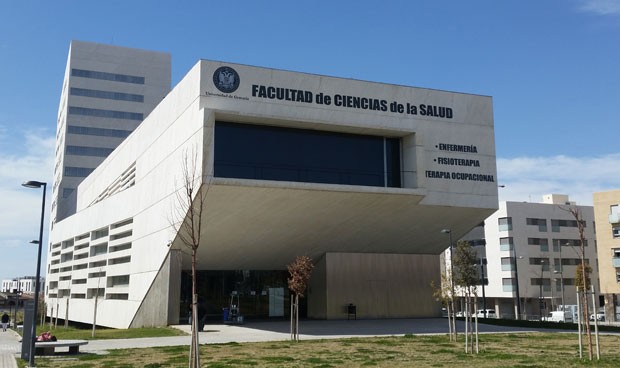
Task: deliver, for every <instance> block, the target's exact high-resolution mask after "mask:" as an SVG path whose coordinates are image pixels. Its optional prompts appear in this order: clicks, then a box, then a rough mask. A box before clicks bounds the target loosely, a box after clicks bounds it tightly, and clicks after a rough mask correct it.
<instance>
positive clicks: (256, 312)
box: [180, 270, 307, 323]
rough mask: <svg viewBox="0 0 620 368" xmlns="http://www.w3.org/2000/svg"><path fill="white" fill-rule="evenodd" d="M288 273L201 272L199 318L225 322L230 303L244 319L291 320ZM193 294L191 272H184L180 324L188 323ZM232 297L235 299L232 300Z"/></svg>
mask: <svg viewBox="0 0 620 368" xmlns="http://www.w3.org/2000/svg"><path fill="white" fill-rule="evenodd" d="M287 278H288V272H287V271H284V270H273V271H253V270H237V271H198V273H197V275H196V289H197V292H198V317H199V318H204V319H205V320H208V321H222V320H223V316H224V313H225V311H224V309H225V308H227V309H228V310H229V311H230V308H231V300H233V301H234V303H232V304H234V305H235V308H237V313H238V314H239V315H241V316H243V318H244V319H246V320H247V319H250V320H251V319H268V318H283V319H286V318H289V317H290V293H289V290H288V282H287ZM191 293H192V275H191V271H189V270H184V271H183V273H182V278H181V300H180V303H181V308H180V310H181V316H180V321H181V322H185V323H187V322H188V319H189V314H190V304H191V300H192V298H191ZM231 297H233V298H231ZM299 307H300V310H299V312H300V317H304V318H305V317H306V316H307V302H306V298H300V306H299Z"/></svg>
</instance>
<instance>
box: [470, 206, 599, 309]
mask: <svg viewBox="0 0 620 368" xmlns="http://www.w3.org/2000/svg"><path fill="white" fill-rule="evenodd" d="M570 208H576V209H578V210H579V211H580V212H581V215H582V218H583V220H584V221H585V223H586V228H585V234H584V235H585V238H586V246H585V247H584V248H585V258H586V263H588V264H590V265H591V266H592V271H593V272H592V274H591V279H592V280H593V283H594V285H595V289H596V290H598V264H597V262H596V259H597V255H596V241H595V226H594V211H593V208H592V207H591V206H578V205H576V204H575V203H574V202H570V201H569V198H568V196H566V195H557V194H550V195H546V196H544V198H543V202H542V203H530V202H500V204H499V210H498V211H497V212H495V213H494V214H493V215H491V216H490V217H489V218H487V219H486V220H485V221H484V227H482V226H479V227H477V228H475V229H474V230H472V232H470V234H468V235H466V236H465V237H463V239H464V240H468V241H472V242H473V243H474V245H477V246H476V247H475V249H477V251H478V252H479V254H480V256H481V258H482V259H483V262H482V263H483V264H484V263H485V262H486V264H485V268H486V269H485V271H484V272H485V276H486V279H488V284H487V285H486V286H485V290H484V291H485V297H486V298H485V299H486V304H487V308H491V309H495V311H496V314H497V315H498V316H499V317H502V318H514V317H515V313H516V311H517V304H516V303H517V300H519V301H520V304H519V309H520V313H521V318H526V319H538V318H539V317H540V315H541V313H542V315H543V316H545V315H547V314H548V313H549V312H550V311H552V310H556V309H558V308H559V306H560V305H574V304H577V302H576V289H575V275H576V270H577V265H579V264H580V263H581V261H580V246H579V244H580V240H579V239H580V238H579V232H578V230H577V221H576V220H575V218H574V216H573V215H572V214H571V213H570V212H569V209H570ZM482 229H483V230H484V235H482V234H481V233H482V231H481V230H482ZM485 255H486V260H484V257H485ZM480 289H481V288H480ZM480 289H479V290H478V295H479V296H481V290H480ZM482 303H483V300H482V299H480V303H479V306H482Z"/></svg>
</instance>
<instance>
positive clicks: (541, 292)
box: [538, 259, 545, 321]
mask: <svg viewBox="0 0 620 368" xmlns="http://www.w3.org/2000/svg"><path fill="white" fill-rule="evenodd" d="M544 266H545V260H544V259H541V260H540V297H539V299H538V313H539V316H540V320H541V321H542V311H543V307H542V303H543V276H544V274H545V268H544Z"/></svg>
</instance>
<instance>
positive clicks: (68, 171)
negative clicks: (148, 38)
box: [51, 41, 171, 226]
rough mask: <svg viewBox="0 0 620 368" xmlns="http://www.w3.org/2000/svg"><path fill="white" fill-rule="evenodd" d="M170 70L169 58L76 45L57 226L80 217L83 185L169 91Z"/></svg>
mask: <svg viewBox="0 0 620 368" xmlns="http://www.w3.org/2000/svg"><path fill="white" fill-rule="evenodd" d="M170 71H171V67H170V54H166V53H162V52H155V51H145V50H137V49H130V48H126V47H118V46H110V45H102V44H97V43H91V42H81V41H72V42H71V45H70V48H69V56H68V59H67V68H66V70H65V78H64V82H63V87H62V92H61V97H60V106H59V108H58V123H57V129H56V160H55V162H56V165H55V167H54V184H53V186H52V209H51V223H52V226H53V224H54V223H55V222H56V221H59V220H62V219H63V218H65V217H67V216H68V215H71V214H73V213H75V203H76V197H77V195H76V194H74V191H75V189H76V188H77V187H78V184H80V183H81V182H82V180H83V179H84V178H85V177H86V176H88V175H89V174H90V173H91V172H92V171H93V170H94V169H95V168H96V167H97V166H98V165H99V164H100V163H101V162H102V161H103V160H104V159H105V158H106V157H107V156H108V155H109V154H110V153H111V152H112V151H113V150H114V149H115V148H116V147H117V146H118V145H119V144H120V143H121V142H122V141H123V140H124V139H125V138H126V137H127V136H128V135H129V134H130V133H131V132H132V131H133V130H134V129H135V128H136V127H137V126H138V125H139V124H140V123H141V122H142V120H143V119H144V118H145V117H146V116H147V115H148V114H149V113H150V112H151V111H152V110H153V108H154V107H155V106H157V104H159V103H160V102H161V100H162V99H163V98H164V96H166V94H167V93H168V92H169V91H170ZM72 194H74V195H72Z"/></svg>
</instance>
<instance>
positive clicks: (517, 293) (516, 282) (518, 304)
mask: <svg viewBox="0 0 620 368" xmlns="http://www.w3.org/2000/svg"><path fill="white" fill-rule="evenodd" d="M515 248H516V246H515V245H514V244H513V245H512V255H513V257H514V259H515V293H516V297H517V318H516V319H521V296H520V295H519V269H518V268H517V263H519V262H518V260H519V259H518V258H517V251H516V249H515Z"/></svg>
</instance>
